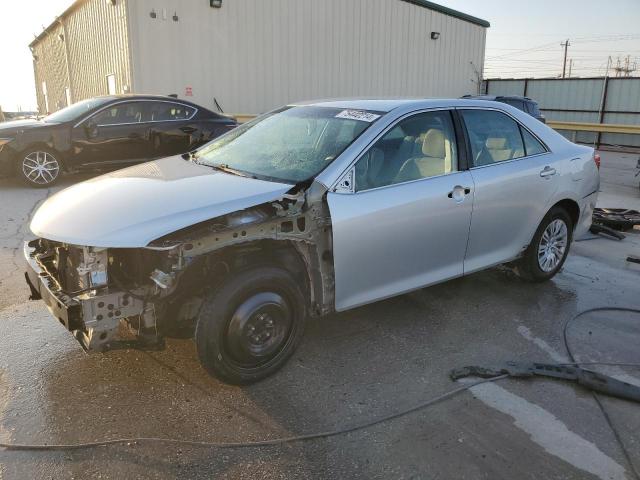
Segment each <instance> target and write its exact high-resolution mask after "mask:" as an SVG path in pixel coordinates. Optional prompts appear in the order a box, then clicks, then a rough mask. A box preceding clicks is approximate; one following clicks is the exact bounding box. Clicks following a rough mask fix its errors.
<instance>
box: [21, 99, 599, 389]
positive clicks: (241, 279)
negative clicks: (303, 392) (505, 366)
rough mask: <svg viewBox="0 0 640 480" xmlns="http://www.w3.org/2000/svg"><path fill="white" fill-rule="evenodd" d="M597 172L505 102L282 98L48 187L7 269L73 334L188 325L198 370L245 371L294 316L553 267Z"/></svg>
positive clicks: (238, 379)
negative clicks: (198, 138)
mask: <svg viewBox="0 0 640 480" xmlns="http://www.w3.org/2000/svg"><path fill="white" fill-rule="evenodd" d="M598 185H599V176H598V170H597V167H596V164H595V162H594V152H593V150H592V149H591V148H588V147H583V146H577V145H574V144H572V143H571V142H569V141H567V140H566V139H565V138H564V137H562V136H561V135H559V134H557V133H556V132H554V131H553V130H551V129H550V128H548V127H547V126H545V125H543V124H542V123H540V122H538V121H536V120H535V119H533V118H532V117H530V116H528V115H527V114H526V113H523V112H520V111H519V110H517V109H515V108H513V107H510V106H508V105H505V104H500V103H495V102H486V101H473V100H352V101H330V102H319V103H310V104H300V105H291V106H287V107H285V108H282V109H279V110H277V111H274V112H271V113H269V114H266V115H263V116H261V117H259V118H257V119H256V120H254V121H252V122H250V123H248V124H245V125H243V126H241V127H238V128H236V129H235V130H233V131H231V132H229V133H227V134H225V135H223V136H222V137H219V138H218V139H216V140H215V141H213V142H211V143H209V144H207V145H205V146H203V147H201V148H200V149H198V150H196V151H193V152H191V153H190V154H186V155H183V156H176V157H169V158H165V159H161V160H157V161H153V162H148V163H145V164H141V165H137V166H134V167H131V168H127V169H124V170H120V171H117V172H114V173H110V174H107V175H103V176H100V177H97V178H95V179H92V180H89V181H86V182H83V183H80V184H77V185H75V186H72V187H70V188H68V189H66V190H63V191H61V192H60V193H58V194H56V195H54V196H52V197H51V198H49V199H48V200H47V201H46V202H45V203H44V204H43V205H42V206H41V207H40V208H39V210H38V211H37V212H36V214H35V216H34V218H33V220H32V223H31V230H32V231H33V233H34V234H35V235H36V236H37V237H39V238H37V239H36V240H33V241H31V242H29V243H27V244H25V257H26V259H27V261H28V264H29V269H28V272H27V274H26V278H27V282H28V284H29V286H30V288H31V292H32V298H34V299H40V298H41V299H42V300H43V301H44V302H45V303H46V304H47V306H48V307H49V309H50V311H51V312H52V313H53V315H54V316H55V317H56V318H57V319H58V320H59V321H60V322H61V323H62V324H63V325H64V326H65V327H66V328H67V329H68V330H69V331H70V332H72V333H73V335H74V336H75V337H76V338H77V339H78V341H79V342H80V344H81V345H82V346H83V347H84V348H85V349H86V350H87V351H105V350H109V349H113V348H122V347H136V348H160V347H162V345H163V339H164V338H165V337H167V336H173V335H182V336H194V338H195V342H196V345H197V351H198V355H199V357H200V360H201V362H202V364H203V365H204V367H205V368H206V369H207V371H208V372H210V373H211V374H212V375H214V376H216V377H218V378H220V379H222V380H224V381H227V382H231V383H238V384H245V383H250V382H254V381H257V380H260V379H262V378H264V377H266V376H268V375H270V374H272V373H273V372H275V371H276V370H278V369H279V368H281V367H282V365H283V364H284V363H285V362H286V360H287V359H288V358H289V357H290V356H291V354H292V353H293V352H294V350H295V349H296V347H297V346H298V344H299V343H300V340H301V338H302V334H303V331H304V326H305V322H306V320H307V319H308V318H309V317H319V316H323V315H327V314H330V313H332V312H334V311H343V310H347V309H350V308H354V307H357V306H359V305H364V304H367V303H371V302H374V301H376V300H381V299H384V298H388V297H391V296H394V295H399V294H402V293H405V292H409V291H411V290H415V289H419V288H422V287H425V286H428V285H431V284H434V283H438V282H442V281H445V280H448V279H451V278H455V277H459V276H461V275H465V274H469V273H472V272H475V271H478V270H481V269H484V268H487V267H490V266H493V265H497V264H501V263H507V262H509V263H511V265H513V267H514V268H515V270H516V271H517V272H518V273H519V274H520V276H522V277H523V278H525V279H527V280H531V281H543V280H547V279H549V278H551V277H553V276H554V275H555V274H556V272H558V270H559V269H560V268H561V267H562V264H563V262H564V260H565V258H566V256H567V253H568V251H569V246H570V244H571V241H572V238H573V237H574V236H575V235H580V234H582V233H584V232H585V231H586V230H587V229H588V228H589V226H590V223H591V215H592V210H593V207H594V206H595V202H596V196H597V190H598Z"/></svg>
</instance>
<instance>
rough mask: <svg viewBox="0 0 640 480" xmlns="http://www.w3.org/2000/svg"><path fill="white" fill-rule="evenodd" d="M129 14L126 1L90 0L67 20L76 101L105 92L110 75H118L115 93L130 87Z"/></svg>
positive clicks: (73, 89)
mask: <svg viewBox="0 0 640 480" xmlns="http://www.w3.org/2000/svg"><path fill="white" fill-rule="evenodd" d="M134 1H135V0H134ZM126 13H127V12H126V6H125V2H124V1H123V0H119V1H117V2H116V3H115V5H112V4H111V2H107V1H105V0H89V1H87V2H85V3H83V4H82V5H81V6H80V7H79V8H78V9H77V10H76V11H75V12H74V13H73V14H72V15H70V16H69V18H68V19H66V20H65V26H66V29H67V34H68V36H69V63H70V71H71V85H72V89H71V90H72V96H73V101H74V102H76V101H78V100H82V99H85V98H89V97H95V96H98V95H106V94H107V93H108V91H107V75H112V74H113V75H115V78H116V93H124V92H126V91H128V90H130V88H131V70H130V68H129V67H130V61H129V43H128V33H127V17H126Z"/></svg>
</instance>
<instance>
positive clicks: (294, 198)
mask: <svg viewBox="0 0 640 480" xmlns="http://www.w3.org/2000/svg"><path fill="white" fill-rule="evenodd" d="M325 194H326V189H325V188H324V187H323V186H321V185H320V184H317V183H313V184H312V185H311V186H309V187H308V188H306V189H300V190H298V191H295V188H294V190H293V191H291V192H290V193H288V194H285V195H284V196H283V197H282V198H281V199H280V200H278V201H274V202H269V203H266V204H261V205H257V206H255V207H252V208H249V209H245V210H240V211H237V212H233V213H230V214H227V215H224V216H222V217H218V218H215V219H212V220H208V221H205V222H201V223H199V224H196V225H193V226H190V227H187V228H185V229H182V230H179V231H177V232H175V233H172V234H169V235H165V236H164V237H162V238H159V239H157V240H155V241H153V242H151V243H150V244H149V245H147V246H146V247H144V248H98V247H87V246H77V245H69V244H66V243H63V242H56V241H50V240H47V239H44V238H40V239H36V240H33V241H32V242H29V243H28V244H25V257H26V258H27V260H28V262H29V264H30V267H31V268H30V269H29V271H28V272H27V274H26V277H27V281H28V283H29V285H30V287H31V291H32V298H33V299H40V298H42V299H43V300H44V301H45V303H46V304H47V306H48V307H49V309H50V310H51V312H52V313H53V315H54V316H55V317H56V318H58V320H59V321H60V322H61V323H62V324H64V325H65V327H66V328H67V329H68V330H69V331H71V332H72V333H73V335H74V336H75V337H76V339H77V340H78V341H79V342H80V344H81V345H82V346H83V348H84V349H85V350H86V351H105V350H109V349H114V348H121V347H138V348H158V347H161V346H162V345H163V338H164V337H165V336H173V335H179V336H184V335H191V334H192V332H193V328H194V324H195V321H196V319H197V316H198V313H199V309H200V306H201V304H202V299H203V296H204V294H205V292H207V291H209V290H210V289H215V288H216V287H217V286H219V285H220V284H221V283H222V282H223V280H224V278H225V276H226V275H228V274H230V273H231V272H234V271H238V270H241V269H243V268H247V267H249V266H252V265H255V264H259V263H261V262H262V263H264V262H265V261H269V259H271V260H274V261H278V263H279V264H281V265H284V266H285V267H286V268H287V269H288V270H289V271H290V272H291V273H292V274H294V275H295V276H296V278H298V279H299V281H300V282H301V285H304V286H305V291H306V292H307V294H308V298H309V300H310V303H309V305H310V313H311V315H323V314H326V313H329V312H330V311H331V310H332V309H333V305H334V272H333V254H332V244H331V239H332V235H331V218H330V215H329V209H328V207H327V204H326V201H325Z"/></svg>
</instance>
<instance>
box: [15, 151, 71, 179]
mask: <svg viewBox="0 0 640 480" xmlns="http://www.w3.org/2000/svg"><path fill="white" fill-rule="evenodd" d="M15 169H16V176H17V177H18V178H19V179H20V180H22V182H23V183H25V184H26V185H28V186H30V187H34V188H47V187H50V186H52V185H55V184H56V183H57V182H58V180H60V177H61V175H62V161H61V160H60V155H59V154H58V153H57V152H54V151H53V150H51V149H48V148H44V147H42V148H40V147H37V148H35V147H34V148H30V149H27V150H25V151H24V152H22V153H21V154H20V155H19V156H18V160H17V162H16V165H15Z"/></svg>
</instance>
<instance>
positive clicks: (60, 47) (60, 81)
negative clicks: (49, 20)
mask: <svg viewBox="0 0 640 480" xmlns="http://www.w3.org/2000/svg"><path fill="white" fill-rule="evenodd" d="M63 35H64V31H63V28H62V26H61V25H59V24H58V25H56V26H55V27H54V28H52V29H51V30H50V31H49V33H48V34H47V35H46V37H44V38H43V39H42V40H41V41H40V42H38V44H37V45H34V48H33V58H34V61H33V69H34V75H35V81H36V98H37V101H38V110H39V111H40V113H43V114H44V113H47V111H48V112H55V111H56V110H59V109H60V108H62V107H64V106H66V104H67V101H66V94H65V88H66V87H67V86H68V85H69V80H68V75H67V63H66V56H65V55H66V54H65V45H64V41H63V40H61V36H63ZM43 82H45V83H46V92H47V98H48V101H45V94H44V88H43V85H42V83H43ZM47 107H48V108H47Z"/></svg>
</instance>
